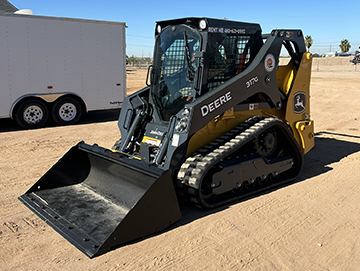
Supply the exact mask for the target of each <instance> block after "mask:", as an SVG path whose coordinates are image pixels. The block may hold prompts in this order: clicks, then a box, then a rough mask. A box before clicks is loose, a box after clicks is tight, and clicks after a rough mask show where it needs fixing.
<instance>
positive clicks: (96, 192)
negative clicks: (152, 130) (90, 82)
mask: <svg viewBox="0 0 360 271" xmlns="http://www.w3.org/2000/svg"><path fill="white" fill-rule="evenodd" d="M19 199H20V200H21V201H22V202H23V203H24V204H25V205H26V206H27V207H29V208H30V209H31V210H32V211H33V212H34V213H36V214H37V215H38V216H39V217H40V218H41V219H43V220H45V221H46V222H47V223H48V224H49V225H50V226H51V227H53V228H54V229H55V230H56V231H58V232H59V233H60V234H61V235H62V236H63V237H65V238H66V239H67V240H68V241H70V242H71V243H72V244H73V245H75V246H76V247H77V248H78V249H80V250H81V251H82V252H83V253H85V254H86V255H87V256H88V257H90V258H92V257H95V256H98V255H100V254H103V253H105V252H107V251H109V250H110V249H112V248H114V247H118V246H119V245H121V244H125V243H127V242H129V241H132V240H136V239H138V238H141V237H144V236H147V235H150V234H153V233H156V232H159V231H161V230H163V229H165V228H166V227H168V226H169V225H171V224H172V223H174V222H175V221H177V220H178V219H179V218H180V217H181V213H180V208H179V205H178V202H177V197H176V194H175V190H174V187H173V182H172V180H171V177H170V173H169V171H163V170H161V169H159V168H157V167H155V166H152V165H149V164H148V163H145V162H143V161H140V160H137V159H130V158H128V157H127V156H126V155H124V154H121V153H114V152H112V151H110V150H107V149H104V148H101V147H98V146H96V145H93V146H90V145H87V144H85V143H83V142H80V143H79V144H77V145H76V146H74V147H73V148H71V149H70V151H69V152H68V153H67V154H65V156H64V157H63V158H62V159H60V160H59V161H58V162H57V163H56V164H55V165H54V166H53V167H52V168H51V169H50V170H49V171H48V172H47V173H46V174H45V175H44V176H43V177H42V178H41V179H40V180H39V181H38V182H37V183H36V184H35V185H33V187H31V188H30V189H29V190H28V191H27V192H26V193H25V194H24V195H22V196H21V197H19Z"/></svg>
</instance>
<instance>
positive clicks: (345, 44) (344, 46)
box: [339, 39, 351, 53]
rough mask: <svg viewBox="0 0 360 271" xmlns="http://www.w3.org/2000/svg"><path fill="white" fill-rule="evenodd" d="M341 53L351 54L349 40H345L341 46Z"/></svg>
mask: <svg viewBox="0 0 360 271" xmlns="http://www.w3.org/2000/svg"><path fill="white" fill-rule="evenodd" d="M339 47H340V49H341V51H342V52H343V53H346V52H349V50H350V48H351V45H350V42H349V41H348V40H347V39H343V40H342V41H341V43H340V45H339Z"/></svg>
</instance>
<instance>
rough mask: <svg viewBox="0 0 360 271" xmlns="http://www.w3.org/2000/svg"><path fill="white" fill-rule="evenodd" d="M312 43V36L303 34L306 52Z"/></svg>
mask: <svg viewBox="0 0 360 271" xmlns="http://www.w3.org/2000/svg"><path fill="white" fill-rule="evenodd" d="M312 44H313V39H312V37H311V36H309V35H306V36H305V46H306V48H308V52H309V49H310V47H311V45H312Z"/></svg>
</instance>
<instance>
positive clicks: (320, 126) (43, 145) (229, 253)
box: [0, 60, 360, 271]
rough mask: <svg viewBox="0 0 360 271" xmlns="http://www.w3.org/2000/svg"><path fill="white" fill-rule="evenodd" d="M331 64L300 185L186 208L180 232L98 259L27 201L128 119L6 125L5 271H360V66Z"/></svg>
mask: <svg viewBox="0 0 360 271" xmlns="http://www.w3.org/2000/svg"><path fill="white" fill-rule="evenodd" d="M326 61H330V60H326ZM334 61H335V60H334ZM327 65H328V66H331V69H330V68H329V69H325V68H324V69H323V68H320V67H326V64H324V63H322V65H321V66H320V64H319V65H317V64H316V65H315V66H314V67H313V73H312V79H311V80H312V82H311V95H312V100H311V107H312V118H313V119H314V120H315V130H316V137H315V144H316V146H315V148H314V149H313V150H312V151H310V152H309V153H308V154H307V155H306V156H305V166H304V169H303V171H302V174H301V176H300V178H299V179H298V180H297V181H296V182H294V183H292V184H291V185H288V186H286V187H283V188H280V189H278V190H275V191H272V192H271V193H266V194H263V195H260V196H257V197H254V198H251V199H249V200H247V201H243V202H240V203H237V204H233V205H229V206H225V207H223V208H218V209H216V210H213V211H202V210H198V209H196V208H192V207H189V206H182V213H183V218H182V219H181V220H180V221H178V222H177V223H175V224H174V225H173V226H171V228H170V229H168V230H166V231H164V232H162V233H159V234H156V235H154V236H151V237H149V238H145V239H144V240H140V241H137V242H134V243H132V244H129V245H126V246H123V247H120V248H118V249H116V250H113V251H111V252H109V253H107V254H104V255H102V256H99V257H97V258H94V259H89V258H87V257H86V256H85V255H84V254H82V253H81V252H80V251H79V250H78V249H76V248H75V247H74V246H73V245H71V244H70V243H69V242H68V241H66V240H65V239H64V238H63V237H61V236H60V235H59V234H58V233H57V232H55V231H54V230H53V229H52V228H51V227H50V226H48V225H47V224H46V223H45V222H44V221H42V220H41V219H40V218H38V217H37V216H36V215H35V214H33V213H32V212H31V211H30V210H29V209H28V208H26V207H25V206H24V205H23V204H22V203H21V202H20V201H19V200H18V199H17V198H18V197H19V196H20V195H22V194H24V193H25V192H26V191H27V190H28V189H29V188H30V187H31V186H32V185H33V184H34V183H35V182H36V181H37V180H38V179H39V178H40V177H41V176H42V175H43V174H44V173H45V172H46V171H47V170H48V169H49V168H50V167H51V166H52V165H53V164H54V163H55V162H57V161H58V160H59V159H60V158H61V157H62V156H63V155H64V153H65V152H67V151H68V150H69V149H70V147H72V146H73V145H75V144H76V143H77V142H79V141H81V140H84V141H85V142H87V143H89V144H93V143H97V144H99V145H100V146H104V147H107V148H110V147H111V146H112V145H113V143H114V142H115V141H116V140H117V139H118V138H119V137H120V134H119V131H118V128H117V116H118V111H116V112H114V111H112V112H97V113H91V114H89V115H88V116H86V117H84V118H83V120H82V121H81V122H80V123H79V124H78V125H74V126H67V127H55V126H54V125H50V126H49V127H47V128H43V129H39V130H29V131H24V130H20V129H19V128H18V127H17V125H16V124H14V123H13V122H11V121H9V120H0V153H1V157H0V173H1V179H0V269H1V270H347V271H348V270H359V265H360V200H359V199H360V185H359V183H360V174H359V169H360V131H359V129H360V113H359V108H360V107H359V103H360V68H359V70H358V71H356V70H355V67H354V66H351V65H350V63H348V62H347V63H340V62H336V63H333V65H330V64H327ZM349 67H350V68H349ZM317 68H319V69H317ZM145 77H146V69H140V70H137V69H130V70H128V78H127V79H128V82H127V85H128V91H129V92H133V91H135V90H137V89H140V88H142V87H143V86H144V81H145Z"/></svg>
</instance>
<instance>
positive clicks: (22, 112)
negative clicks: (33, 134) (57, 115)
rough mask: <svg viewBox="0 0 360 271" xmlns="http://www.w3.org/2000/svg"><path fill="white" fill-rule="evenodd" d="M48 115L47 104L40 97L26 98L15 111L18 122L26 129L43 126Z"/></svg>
mask: <svg viewBox="0 0 360 271" xmlns="http://www.w3.org/2000/svg"><path fill="white" fill-rule="evenodd" d="M48 117H49V110H48V108H47V106H46V104H45V103H44V102H42V101H40V100H38V99H29V100H25V101H24V102H22V103H21V104H20V105H19V106H18V107H17V109H16V111H15V119H16V121H17V123H18V124H19V125H20V126H21V127H23V128H25V129H35V128H40V127H43V126H44V125H45V123H46V122H47V120H48Z"/></svg>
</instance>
